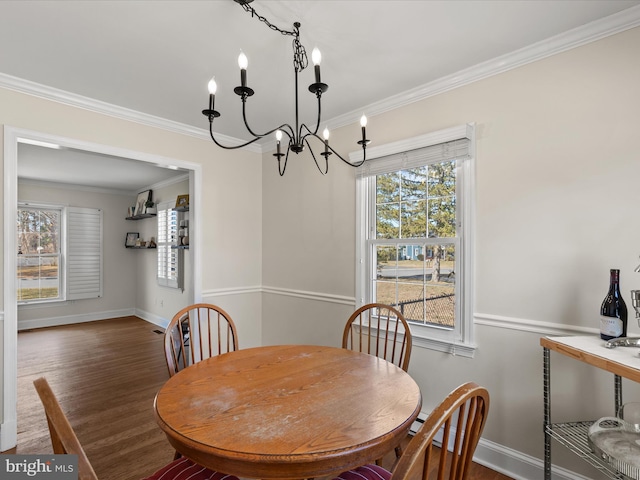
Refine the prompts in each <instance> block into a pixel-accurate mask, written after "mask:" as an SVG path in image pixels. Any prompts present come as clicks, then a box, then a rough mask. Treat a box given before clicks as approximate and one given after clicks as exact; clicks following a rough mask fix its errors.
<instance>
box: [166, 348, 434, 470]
mask: <svg viewBox="0 0 640 480" xmlns="http://www.w3.org/2000/svg"><path fill="white" fill-rule="evenodd" d="M421 405H422V398H421V395H420V389H419V387H418V385H417V384H416V382H415V381H414V380H413V379H412V378H411V377H410V376H409V375H408V374H407V373H406V372H404V371H403V370H402V369H400V368H398V367H396V366H395V365H393V364H391V363H389V362H387V361H385V360H382V359H380V358H377V357H375V356H373V355H367V354H364V353H360V352H354V351H351V350H347V349H343V348H334V347H324V346H311V345H280V346H268V347H257V348H249V349H244V350H238V351H235V352H230V353H226V354H224V355H219V356H216V357H212V358H209V359H207V360H203V361H201V362H199V363H196V364H195V365H192V366H190V367H188V368H186V369H184V370H182V371H180V372H179V373H178V374H176V375H174V376H173V377H171V378H170V379H169V380H168V381H167V383H166V384H165V385H164V386H163V387H162V388H161V389H160V391H159V392H158V394H157V395H156V399H155V403H154V407H155V416H156V421H157V422H158V424H159V425H160V428H162V430H163V431H164V432H165V433H166V435H167V438H168V439H169V442H170V443H171V444H172V445H173V446H174V448H176V450H178V451H179V452H181V453H182V454H183V455H185V456H187V457H189V458H191V459H192V460H194V461H196V462H198V463H200V464H201V465H205V466H207V467H209V468H212V469H215V470H219V471H221V472H224V473H229V474H233V475H237V476H240V477H247V478H290V479H292V478H313V477H320V476H324V475H329V474H333V473H338V472H341V471H344V470H348V469H350V468H353V467H356V466H359V465H362V464H365V463H368V462H372V461H374V460H375V459H376V458H382V456H384V455H385V454H386V453H388V452H389V451H391V450H393V448H394V447H396V446H397V445H399V444H400V442H401V441H402V440H403V439H404V438H405V437H406V435H407V434H408V431H409V428H410V427H411V425H412V423H413V421H414V420H415V419H416V417H417V416H418V413H419V412H420V407H421Z"/></svg>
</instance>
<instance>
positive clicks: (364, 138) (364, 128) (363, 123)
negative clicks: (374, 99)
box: [360, 115, 367, 147]
mask: <svg viewBox="0 0 640 480" xmlns="http://www.w3.org/2000/svg"><path fill="white" fill-rule="evenodd" d="M360 126H361V127H362V146H363V147H364V146H365V145H366V144H367V117H366V116H365V115H362V117H360Z"/></svg>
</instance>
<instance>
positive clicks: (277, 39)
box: [0, 0, 640, 174]
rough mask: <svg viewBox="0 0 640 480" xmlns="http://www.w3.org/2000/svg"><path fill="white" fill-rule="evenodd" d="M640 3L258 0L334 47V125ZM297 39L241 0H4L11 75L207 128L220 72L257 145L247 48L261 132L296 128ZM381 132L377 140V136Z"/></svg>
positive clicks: (235, 132) (219, 101) (307, 36)
mask: <svg viewBox="0 0 640 480" xmlns="http://www.w3.org/2000/svg"><path fill="white" fill-rule="evenodd" d="M637 5H640V0H457V1H450V0H446V1H437V0H428V1H420V0H410V1H405V0H387V1H382V0H373V1H369V0H336V1H333V0H296V1H282V0H269V1H267V0H255V1H254V2H253V3H251V6H252V7H253V8H255V10H256V11H257V13H258V14H260V15H263V16H265V17H266V18H267V19H268V20H269V21H270V22H271V23H273V24H275V25H277V26H278V27H279V28H281V29H284V30H291V29H292V24H293V22H294V21H299V22H300V23H301V24H302V26H301V29H300V31H301V41H302V43H303V45H304V46H305V47H306V49H307V52H308V53H309V56H310V52H311V50H312V49H313V47H314V46H317V47H318V48H319V49H320V50H321V51H322V57H323V59H322V81H323V82H325V83H327V84H328V85H329V90H328V92H327V93H326V94H324V96H323V105H322V108H323V112H322V113H323V125H322V126H321V128H323V127H324V125H325V124H328V125H329V127H330V128H331V127H333V126H336V125H337V124H342V123H344V121H345V119H347V120H348V121H353V122H355V121H357V118H359V116H360V115H361V114H362V112H365V113H366V112H367V109H368V107H369V108H370V109H371V107H372V105H374V104H379V103H380V101H382V100H384V99H389V98H393V97H394V96H398V95H399V94H402V93H403V92H411V91H412V90H415V89H419V88H420V87H422V86H424V85H427V84H431V83H433V82H436V81H437V80H438V79H442V78H445V77H451V76H452V75H455V74H456V73H457V72H461V71H464V70H466V69H469V68H471V67H474V66H477V65H479V64H482V63H484V62H489V61H491V60H493V59H496V58H498V57H501V56H504V55H507V54H510V53H512V52H515V51H518V50H520V49H523V48H525V47H528V46H531V45H533V44H536V43H537V42H542V41H544V40H546V39H549V38H550V37H554V36H557V35H560V34H563V33H565V32H568V31H571V30H572V29H576V28H579V27H584V26H585V25H587V24H589V23H590V22H594V21H598V20H602V19H603V18H605V17H608V16H610V15H613V14H617V13H618V12H621V11H622V10H625V9H628V8H632V7H635V6H637ZM634 10H636V9H634ZM634 10H630V12H631V11H634ZM291 40H292V37H290V36H283V35H280V34H279V33H277V32H274V31H272V30H270V29H269V28H268V27H267V26H266V25H265V24H264V23H261V22H259V21H258V19H257V18H252V17H251V16H250V15H249V14H248V13H247V12H245V11H244V10H243V9H242V7H241V6H240V5H238V4H237V3H235V2H234V1H232V0H209V1H204V0H198V1H186V0H183V1H169V0H163V1H154V0H142V1H132V0H129V1H96V0H84V1H79V0H71V1H62V0H56V1H52V0H44V1H23V0H17V1H12V0H2V1H0V45H1V46H2V47H1V48H0V74H5V75H9V76H11V77H17V78H18V79H25V80H29V81H31V82H35V83H37V84H41V85H46V86H48V87H53V88H55V89H60V90H62V91H65V92H70V93H73V94H76V95H82V96H84V97H88V98H91V99H96V100H99V101H101V102H106V103H108V104H112V105H116V106H119V107H124V108H127V109H131V110H134V111H137V112H142V113H144V114H148V115H153V116H155V117H159V118H160V119H167V120H171V121H173V122H178V123H179V124H183V125H185V126H189V128H197V129H208V122H207V120H206V118H205V117H204V116H203V115H202V114H201V113H200V112H201V110H202V109H204V108H206V107H207V101H208V94H207V89H206V85H207V82H208V81H209V79H210V78H211V76H213V75H215V77H216V81H217V83H218V93H217V95H216V110H218V111H220V112H221V114H222V116H221V117H220V118H219V119H217V120H216V121H215V122H214V130H215V131H216V132H219V133H221V134H224V135H226V136H228V137H232V138H233V139H246V138H248V136H247V134H246V131H245V129H244V127H243V124H242V119H241V115H240V105H241V103H240V100H239V98H238V97H237V96H236V95H235V94H234V93H233V88H234V87H235V86H237V85H238V84H239V69H238V66H237V56H238V53H239V52H240V49H242V50H243V51H244V52H245V53H246V55H247V57H248V58H249V68H248V70H247V75H248V85H249V86H250V87H252V88H253V89H254V90H255V91H256V94H255V95H254V96H253V97H251V98H249V100H248V101H247V115H248V118H249V122H250V124H251V126H252V127H253V128H254V129H255V130H256V131H266V130H270V129H271V128H273V127H274V126H275V125H276V124H281V123H293V122H294V118H293V112H294V105H293V100H294V95H293V77H294V75H293V65H292V50H291ZM313 81H314V80H313V67H312V66H311V67H309V68H308V69H307V70H305V71H303V72H302V73H301V74H300V84H301V85H300V103H301V115H302V118H301V121H304V122H306V123H309V124H313V123H314V122H315V115H316V113H315V109H316V103H315V98H314V96H313V95H312V94H311V93H309V92H308V91H307V86H308V84H310V83H312V82H313ZM378 110H379V109H378ZM374 113H375V112H374ZM338 119H340V121H338ZM368 136H369V138H372V139H374V141H375V132H373V131H370V132H369V135H368ZM34 148H35V147H34ZM215 148H217V147H215V146H213V145H212V151H213V150H214V149H215ZM61 161H62V160H58V159H56V161H55V164H54V166H56V167H57V168H58V170H60V163H58V162H61ZM19 163H21V162H19ZM50 163H53V162H50ZM63 170H65V169H64V168H63ZM38 171H40V172H42V173H43V174H46V172H47V170H46V169H42V168H39V169H38ZM76 171H77V170H76ZM20 174H21V172H20Z"/></svg>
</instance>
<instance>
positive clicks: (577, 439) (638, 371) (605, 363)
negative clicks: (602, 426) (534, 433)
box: [540, 335, 640, 480]
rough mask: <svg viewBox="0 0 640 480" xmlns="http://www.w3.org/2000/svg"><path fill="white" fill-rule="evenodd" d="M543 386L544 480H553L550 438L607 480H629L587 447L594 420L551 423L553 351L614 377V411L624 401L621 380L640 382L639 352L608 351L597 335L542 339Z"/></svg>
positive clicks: (619, 349) (627, 349)
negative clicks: (607, 479)
mask: <svg viewBox="0 0 640 480" xmlns="http://www.w3.org/2000/svg"><path fill="white" fill-rule="evenodd" d="M540 345H541V346H542V348H543V361H544V370H543V387H544V392H543V394H544V478H545V480H551V439H552V438H553V439H555V440H556V441H557V442H558V443H560V444H561V445H563V446H565V447H567V448H568V449H569V450H570V451H571V452H573V453H575V454H576V455H578V456H579V457H580V458H582V459H583V460H585V461H586V462H588V463H590V464H591V465H592V466H594V467H595V468H597V469H598V470H599V471H600V472H601V473H602V474H603V475H604V476H606V477H607V478H611V479H615V480H620V479H623V478H628V477H625V476H623V475H622V473H621V472H619V471H618V470H616V469H615V468H614V467H613V466H612V465H611V464H609V463H608V462H606V461H605V460H603V459H601V458H599V457H598V456H596V455H595V454H594V453H593V452H592V450H591V447H590V446H589V444H588V432H589V427H590V426H591V425H592V424H593V421H578V422H572V423H551V355H550V353H551V350H553V351H554V352H556V353H559V354H562V355H566V356H567V357H570V358H573V359H575V360H578V361H580V362H584V363H586V364H588V365H591V366H593V367H595V368H599V369H601V370H605V371H607V372H610V373H612V374H613V378H614V382H613V394H614V402H615V411H616V412H617V411H618V408H619V407H620V405H621V404H622V403H623V402H622V378H623V377H624V378H627V379H629V380H631V381H634V382H640V368H638V367H637V365H638V351H637V350H636V349H629V348H624V347H618V348H615V349H607V348H605V347H604V340H600V337H599V336H598V335H590V336H573V337H542V338H541V339H540Z"/></svg>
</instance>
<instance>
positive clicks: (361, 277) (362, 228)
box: [349, 123, 476, 357]
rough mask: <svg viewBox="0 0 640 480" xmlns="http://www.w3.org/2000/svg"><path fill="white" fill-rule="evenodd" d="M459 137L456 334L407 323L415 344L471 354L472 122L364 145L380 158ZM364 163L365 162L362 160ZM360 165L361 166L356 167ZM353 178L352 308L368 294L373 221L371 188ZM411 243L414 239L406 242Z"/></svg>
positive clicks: (473, 346) (357, 155)
mask: <svg viewBox="0 0 640 480" xmlns="http://www.w3.org/2000/svg"><path fill="white" fill-rule="evenodd" d="M460 138H468V139H469V140H470V145H469V153H470V158H469V160H467V161H464V162H462V165H461V167H460V168H461V169H462V172H461V173H462V175H461V178H462V181H461V182H460V183H461V185H459V187H458V188H460V189H461V193H462V198H463V201H462V202H460V203H461V204H459V205H458V208H460V209H462V211H461V212H460V213H461V216H462V224H461V229H462V237H461V240H462V242H461V243H462V248H461V251H460V254H461V257H462V258H461V261H462V262H463V265H464V272H465V273H464V278H463V279H462V281H461V282H459V284H458V283H457V284H456V289H457V292H456V294H457V295H458V292H459V295H458V297H457V302H456V304H457V308H458V312H457V314H459V315H460V317H458V318H459V319H460V321H461V323H460V331H459V335H460V338H456V339H454V338H452V336H453V335H454V334H455V333H453V332H440V333H439V332H437V329H436V328H434V327H428V326H423V325H418V324H416V323H411V329H412V335H413V344H414V345H415V346H419V347H424V348H429V349H432V350H436V351H439V352H446V353H451V354H453V355H460V356H465V357H473V355H474V353H475V349H476V344H475V342H474V331H473V304H474V288H473V278H474V270H473V266H474V259H473V252H474V237H475V125H474V124H473V123H470V124H465V125H459V126H457V127H452V128H448V129H445V130H439V131H436V132H432V133H428V134H426V135H421V136H418V137H413V138H409V139H406V140H401V141H398V142H393V143H388V144H385V145H380V146H377V147H373V148H368V149H367V160H370V159H374V158H380V157H384V156H387V155H393V154H397V153H402V152H406V151H408V150H414V149H417V148H424V147H428V146H431V145H437V144H439V143H443V142H449V141H453V140H457V139H460ZM349 158H350V160H351V161H352V162H357V161H358V160H361V159H362V152H354V153H352V154H351V155H350V156H349ZM365 165H366V163H365ZM360 168H362V167H360ZM357 177H358V178H357V179H356V266H355V267H356V303H357V304H356V308H357V307H360V306H362V305H364V304H365V303H367V302H368V301H369V299H370V298H371V296H370V292H369V290H370V285H369V281H368V278H369V272H370V270H369V269H371V268H375V267H372V266H371V265H370V264H369V265H368V264H367V258H368V257H367V253H368V252H367V249H368V248H370V247H369V246H368V244H367V238H368V237H367V232H368V231H369V227H370V226H371V222H372V221H373V220H372V219H371V218H370V217H369V216H368V205H369V204H370V202H369V200H370V195H372V192H371V190H370V188H368V184H369V183H370V182H368V181H367V179H366V178H360V177H359V176H357ZM408 243H412V244H415V241H413V242H408ZM427 243H428V242H427Z"/></svg>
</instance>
